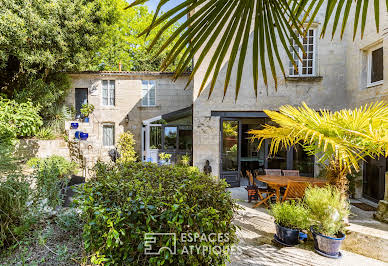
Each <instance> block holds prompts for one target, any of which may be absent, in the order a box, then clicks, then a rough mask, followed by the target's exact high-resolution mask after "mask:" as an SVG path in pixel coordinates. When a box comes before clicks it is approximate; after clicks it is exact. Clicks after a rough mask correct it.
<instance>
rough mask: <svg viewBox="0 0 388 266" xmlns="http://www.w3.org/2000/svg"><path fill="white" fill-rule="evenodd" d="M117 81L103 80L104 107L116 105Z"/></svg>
mask: <svg viewBox="0 0 388 266" xmlns="http://www.w3.org/2000/svg"><path fill="white" fill-rule="evenodd" d="M115 87H116V84H115V81H114V80H103V81H102V105H104V106H114V105H115Z"/></svg>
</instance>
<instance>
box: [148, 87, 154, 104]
mask: <svg viewBox="0 0 388 266" xmlns="http://www.w3.org/2000/svg"><path fill="white" fill-rule="evenodd" d="M148 94H149V96H148V99H149V103H148V104H149V105H150V106H152V105H155V85H151V84H150V88H149V91H148Z"/></svg>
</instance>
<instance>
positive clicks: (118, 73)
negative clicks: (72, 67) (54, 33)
mask: <svg viewBox="0 0 388 266" xmlns="http://www.w3.org/2000/svg"><path fill="white" fill-rule="evenodd" d="M68 74H70V75H102V76H172V75H174V72H157V71H155V72H153V71H79V72H68ZM190 74H191V72H184V73H182V76H187V75H190Z"/></svg>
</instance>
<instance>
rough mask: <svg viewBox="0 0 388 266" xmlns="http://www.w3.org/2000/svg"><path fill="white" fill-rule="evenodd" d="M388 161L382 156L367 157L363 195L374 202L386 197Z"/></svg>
mask: <svg viewBox="0 0 388 266" xmlns="http://www.w3.org/2000/svg"><path fill="white" fill-rule="evenodd" d="M386 171H387V161H386V159H385V158H384V157H382V158H376V159H372V158H367V159H366V162H365V163H364V174H363V190H362V194H363V197H365V198H366V199H369V200H371V201H374V202H378V201H379V200H382V199H383V198H384V189H385V172H386Z"/></svg>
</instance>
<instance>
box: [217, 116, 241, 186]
mask: <svg viewBox="0 0 388 266" xmlns="http://www.w3.org/2000/svg"><path fill="white" fill-rule="evenodd" d="M240 143H241V125H240V121H239V120H238V119H227V118H223V119H221V178H223V179H225V181H226V182H227V183H228V184H230V185H231V186H232V187H239V186H240Z"/></svg>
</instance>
